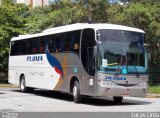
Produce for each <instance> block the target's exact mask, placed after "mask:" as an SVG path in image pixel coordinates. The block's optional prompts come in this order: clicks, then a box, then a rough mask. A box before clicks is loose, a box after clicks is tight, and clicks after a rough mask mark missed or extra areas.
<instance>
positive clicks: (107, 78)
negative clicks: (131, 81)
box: [106, 76, 126, 80]
mask: <svg viewBox="0 0 160 118" xmlns="http://www.w3.org/2000/svg"><path fill="white" fill-rule="evenodd" d="M106 80H126V77H118V76H114V77H109V76H107V77H106Z"/></svg>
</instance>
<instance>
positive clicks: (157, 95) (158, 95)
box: [147, 94, 160, 98]
mask: <svg viewBox="0 0 160 118" xmlns="http://www.w3.org/2000/svg"><path fill="white" fill-rule="evenodd" d="M147 98H160V94H147Z"/></svg>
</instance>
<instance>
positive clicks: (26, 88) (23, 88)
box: [20, 75, 31, 93]
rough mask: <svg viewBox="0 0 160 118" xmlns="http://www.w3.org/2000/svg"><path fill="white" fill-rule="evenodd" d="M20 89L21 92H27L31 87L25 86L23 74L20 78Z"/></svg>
mask: <svg viewBox="0 0 160 118" xmlns="http://www.w3.org/2000/svg"><path fill="white" fill-rule="evenodd" d="M20 90H21V92H22V93H27V92H29V91H30V90H31V89H30V88H28V87H26V82H25V76H24V75H23V76H22V77H21V79H20Z"/></svg>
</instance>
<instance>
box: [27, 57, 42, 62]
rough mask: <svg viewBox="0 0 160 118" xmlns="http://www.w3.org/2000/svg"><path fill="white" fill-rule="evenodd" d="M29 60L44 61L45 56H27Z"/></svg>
mask: <svg viewBox="0 0 160 118" xmlns="http://www.w3.org/2000/svg"><path fill="white" fill-rule="evenodd" d="M27 61H43V56H27Z"/></svg>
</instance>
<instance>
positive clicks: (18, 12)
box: [0, 0, 28, 72]
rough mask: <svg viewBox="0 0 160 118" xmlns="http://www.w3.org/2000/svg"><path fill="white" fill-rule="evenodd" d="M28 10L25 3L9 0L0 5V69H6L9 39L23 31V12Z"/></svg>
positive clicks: (24, 21)
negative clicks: (15, 2)
mask: <svg viewBox="0 0 160 118" xmlns="http://www.w3.org/2000/svg"><path fill="white" fill-rule="evenodd" d="M26 10H28V7H27V6H25V5H15V4H13V3H11V2H10V1H9V0H4V1H3V3H2V5H1V6H0V11H3V12H0V62H1V63H0V71H3V72H4V71H5V72H6V71H7V65H8V55H9V54H8V52H9V42H10V39H11V38H12V37H14V36H18V35H19V34H24V33H26V32H25V31H24V27H25V23H26V20H25V19H24V18H23V14H24V12H25V11H26Z"/></svg>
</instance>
